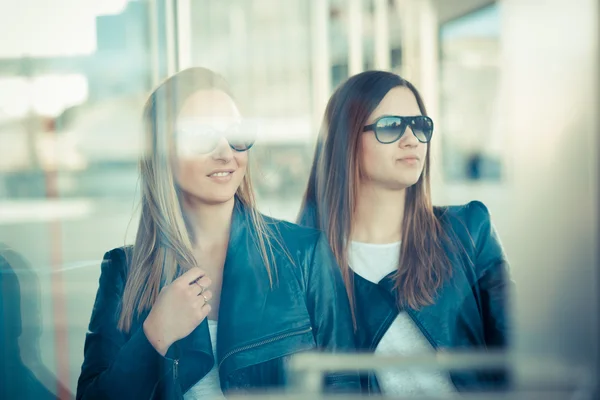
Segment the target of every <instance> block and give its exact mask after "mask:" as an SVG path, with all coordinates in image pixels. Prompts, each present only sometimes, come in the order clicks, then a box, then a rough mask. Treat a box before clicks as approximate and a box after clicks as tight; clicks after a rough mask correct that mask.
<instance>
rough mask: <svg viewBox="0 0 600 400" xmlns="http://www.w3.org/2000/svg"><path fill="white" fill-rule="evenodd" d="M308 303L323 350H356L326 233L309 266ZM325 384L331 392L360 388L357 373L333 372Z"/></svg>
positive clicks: (345, 302)
mask: <svg viewBox="0 0 600 400" xmlns="http://www.w3.org/2000/svg"><path fill="white" fill-rule="evenodd" d="M307 304H308V310H309V313H310V315H311V319H312V325H313V331H314V336H315V341H316V344H317V347H318V348H319V349H320V350H322V351H326V352H332V353H349V352H354V351H356V344H355V339H354V328H353V324H352V316H351V313H350V304H349V301H348V296H347V294H346V287H345V285H344V281H343V279H342V275H341V272H340V269H339V267H338V265H337V262H336V260H335V257H334V255H333V253H332V252H331V249H330V247H329V244H328V242H327V239H326V238H325V236H324V235H323V234H319V238H318V240H317V242H316V245H315V248H314V251H313V255H312V260H311V262H310V265H309V267H308V280H307ZM325 385H326V388H327V389H328V390H330V391H344V392H352V391H356V392H358V391H360V382H359V376H358V373H357V372H350V373H348V372H343V373H339V374H329V375H328V376H326V381H325Z"/></svg>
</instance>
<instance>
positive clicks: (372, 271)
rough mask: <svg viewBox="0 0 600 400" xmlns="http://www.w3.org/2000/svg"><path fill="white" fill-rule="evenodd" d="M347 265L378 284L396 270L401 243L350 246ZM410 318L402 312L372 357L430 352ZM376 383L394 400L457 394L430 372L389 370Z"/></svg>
mask: <svg viewBox="0 0 600 400" xmlns="http://www.w3.org/2000/svg"><path fill="white" fill-rule="evenodd" d="M349 250H350V253H349V262H350V267H351V268H352V270H353V271H354V272H355V273H356V274H358V275H360V276H361V277H363V278H364V279H366V280H368V281H370V282H373V283H379V281H381V279H383V278H384V277H385V276H387V275H388V274H389V273H390V272H392V271H395V270H396V269H397V265H398V261H399V259H400V242H396V243H389V244H370V243H359V242H351V243H350V249H349ZM433 351H434V349H433V347H431V344H430V343H429V341H428V340H427V338H425V336H423V334H422V333H421V330H420V329H419V328H418V327H417V326H416V325H415V323H414V321H413V320H412V318H411V317H410V316H409V315H408V314H407V313H406V312H405V311H402V312H400V313H399V314H398V316H397V317H396V319H395V320H394V321H393V322H392V324H391V325H390V327H389V329H388V330H387V331H386V332H385V334H384V335H383V337H382V338H381V341H380V342H379V344H378V345H377V348H376V349H375V354H385V355H392V354H393V355H415V354H427V353H431V352H433ZM377 380H378V381H379V385H380V386H381V389H382V391H383V392H384V393H385V394H389V395H395V396H414V395H428V396H437V395H439V396H444V395H448V394H452V393H456V388H455V387H454V385H453V384H452V381H451V380H450V377H449V375H448V374H447V373H446V372H442V371H436V370H432V369H426V370H421V369H417V368H412V369H405V368H402V369H400V368H390V369H388V370H386V371H384V372H378V373H377Z"/></svg>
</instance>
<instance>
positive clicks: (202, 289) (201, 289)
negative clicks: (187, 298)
mask: <svg viewBox="0 0 600 400" xmlns="http://www.w3.org/2000/svg"><path fill="white" fill-rule="evenodd" d="M194 283H195V284H196V285H198V286H200V293H198V296H200V295H201V294H202V293H204V291H205V290H206V288H205V287H204V286H202V285H201V284H200V283H198V281H196V282H194Z"/></svg>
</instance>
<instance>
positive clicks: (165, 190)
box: [118, 67, 273, 332]
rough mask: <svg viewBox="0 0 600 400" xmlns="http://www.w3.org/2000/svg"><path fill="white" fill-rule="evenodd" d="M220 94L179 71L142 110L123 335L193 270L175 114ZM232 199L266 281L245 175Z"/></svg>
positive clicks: (265, 252) (264, 235) (221, 85)
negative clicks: (203, 94) (137, 207)
mask: <svg viewBox="0 0 600 400" xmlns="http://www.w3.org/2000/svg"><path fill="white" fill-rule="evenodd" d="M201 90H219V91H222V92H224V93H226V94H228V95H229V96H230V97H232V98H233V96H232V95H231V90H230V89H229V86H228V84H227V82H226V81H225V80H224V79H223V78H222V77H221V76H220V75H218V74H216V73H214V72H212V71H210V70H208V69H205V68H200V67H194V68H189V69H186V70H183V71H181V72H179V73H177V74H175V75H173V76H171V77H169V78H167V79H166V80H165V81H164V82H163V83H161V84H160V85H159V86H158V87H157V88H156V89H155V90H154V92H153V93H152V94H151V95H150V97H149V98H148V101H147V102H146V105H145V106H144V112H143V119H144V131H145V149H144V152H143V155H142V157H141V159H140V177H141V216H140V221H139V226H138V231H137V235H136V239H135V246H134V247H133V252H132V255H131V257H130V260H128V265H129V267H128V271H127V282H126V285H125V289H124V293H123V303H122V308H121V313H120V318H119V323H118V327H119V329H121V330H122V331H124V332H128V331H129V330H130V328H131V324H132V321H133V320H134V318H136V317H139V315H140V314H141V313H142V312H144V311H147V310H149V309H150V308H151V307H152V305H153V304H154V302H155V301H156V298H157V296H158V294H159V292H160V289H161V286H162V285H165V284H169V283H171V282H172V281H173V280H174V279H175V278H176V277H177V275H178V274H180V273H182V272H184V271H186V270H188V269H189V268H192V267H194V266H197V265H198V262H197V260H196V259H195V257H194V255H193V252H192V239H191V237H192V235H193V232H192V230H191V229H190V226H189V224H188V223H187V221H186V218H185V216H184V214H183V212H182V207H181V201H180V200H181V199H180V198H181V193H180V191H179V189H178V187H177V185H176V183H175V179H174V176H173V170H172V167H171V165H172V162H171V161H172V157H173V154H174V151H173V149H174V144H173V139H172V137H173V135H172V133H173V132H174V130H175V122H176V119H177V115H178V114H179V111H180V109H181V107H182V105H183V103H184V102H185V100H186V99H187V98H188V97H189V96H191V95H192V94H194V93H196V92H198V91H201ZM235 196H236V198H237V200H238V201H239V202H241V203H242V205H243V206H244V209H245V210H248V211H249V212H248V214H249V219H250V222H251V224H252V225H253V227H254V229H255V231H256V232H257V234H256V235H254V240H255V242H256V243H255V244H256V245H257V247H258V249H259V251H260V252H261V255H262V258H263V261H264V263H265V266H266V268H267V273H268V275H269V280H270V283H271V285H272V284H273V277H272V274H271V265H272V260H273V250H272V248H271V245H270V242H269V240H268V236H269V233H268V229H267V227H266V222H265V221H264V219H263V218H262V216H261V214H260V213H259V212H258V211H257V209H256V206H255V199H254V190H253V188H252V181H251V179H250V171H249V170H247V171H246V174H245V176H244V179H243V181H242V184H241V185H240V187H239V188H238V190H237V192H236V195H235Z"/></svg>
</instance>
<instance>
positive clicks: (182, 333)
mask: <svg viewBox="0 0 600 400" xmlns="http://www.w3.org/2000/svg"><path fill="white" fill-rule="evenodd" d="M210 284H211V281H210V278H208V277H207V276H205V273H204V271H202V270H201V269H200V268H197V267H195V268H192V269H190V270H189V271H187V272H186V273H184V274H183V275H181V276H180V277H179V278H177V279H175V280H174V281H173V282H172V283H171V284H170V285H168V286H165V287H164V288H163V289H162V290H161V291H160V294H159V295H158V298H157V299H156V302H155V303H154V305H153V306H152V310H151V311H150V314H148V317H147V318H146V321H144V327H143V329H144V333H145V334H146V337H147V338H148V340H149V341H150V343H151V344H152V346H153V347H154V348H155V349H156V351H157V352H159V353H160V354H161V355H162V356H164V355H165V354H166V353H167V350H168V349H169V347H170V346H171V345H172V344H173V343H175V342H176V341H177V340H179V339H182V338H184V337H186V336H187V335H189V334H190V333H192V331H193V330H194V329H195V328H196V327H197V326H198V325H200V323H201V322H202V320H204V318H206V316H207V315H208V313H209V312H210V309H211V307H210V304H208V303H207V301H208V300H210V299H211V297H212V292H211V291H210V290H207V288H208V286H210Z"/></svg>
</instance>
